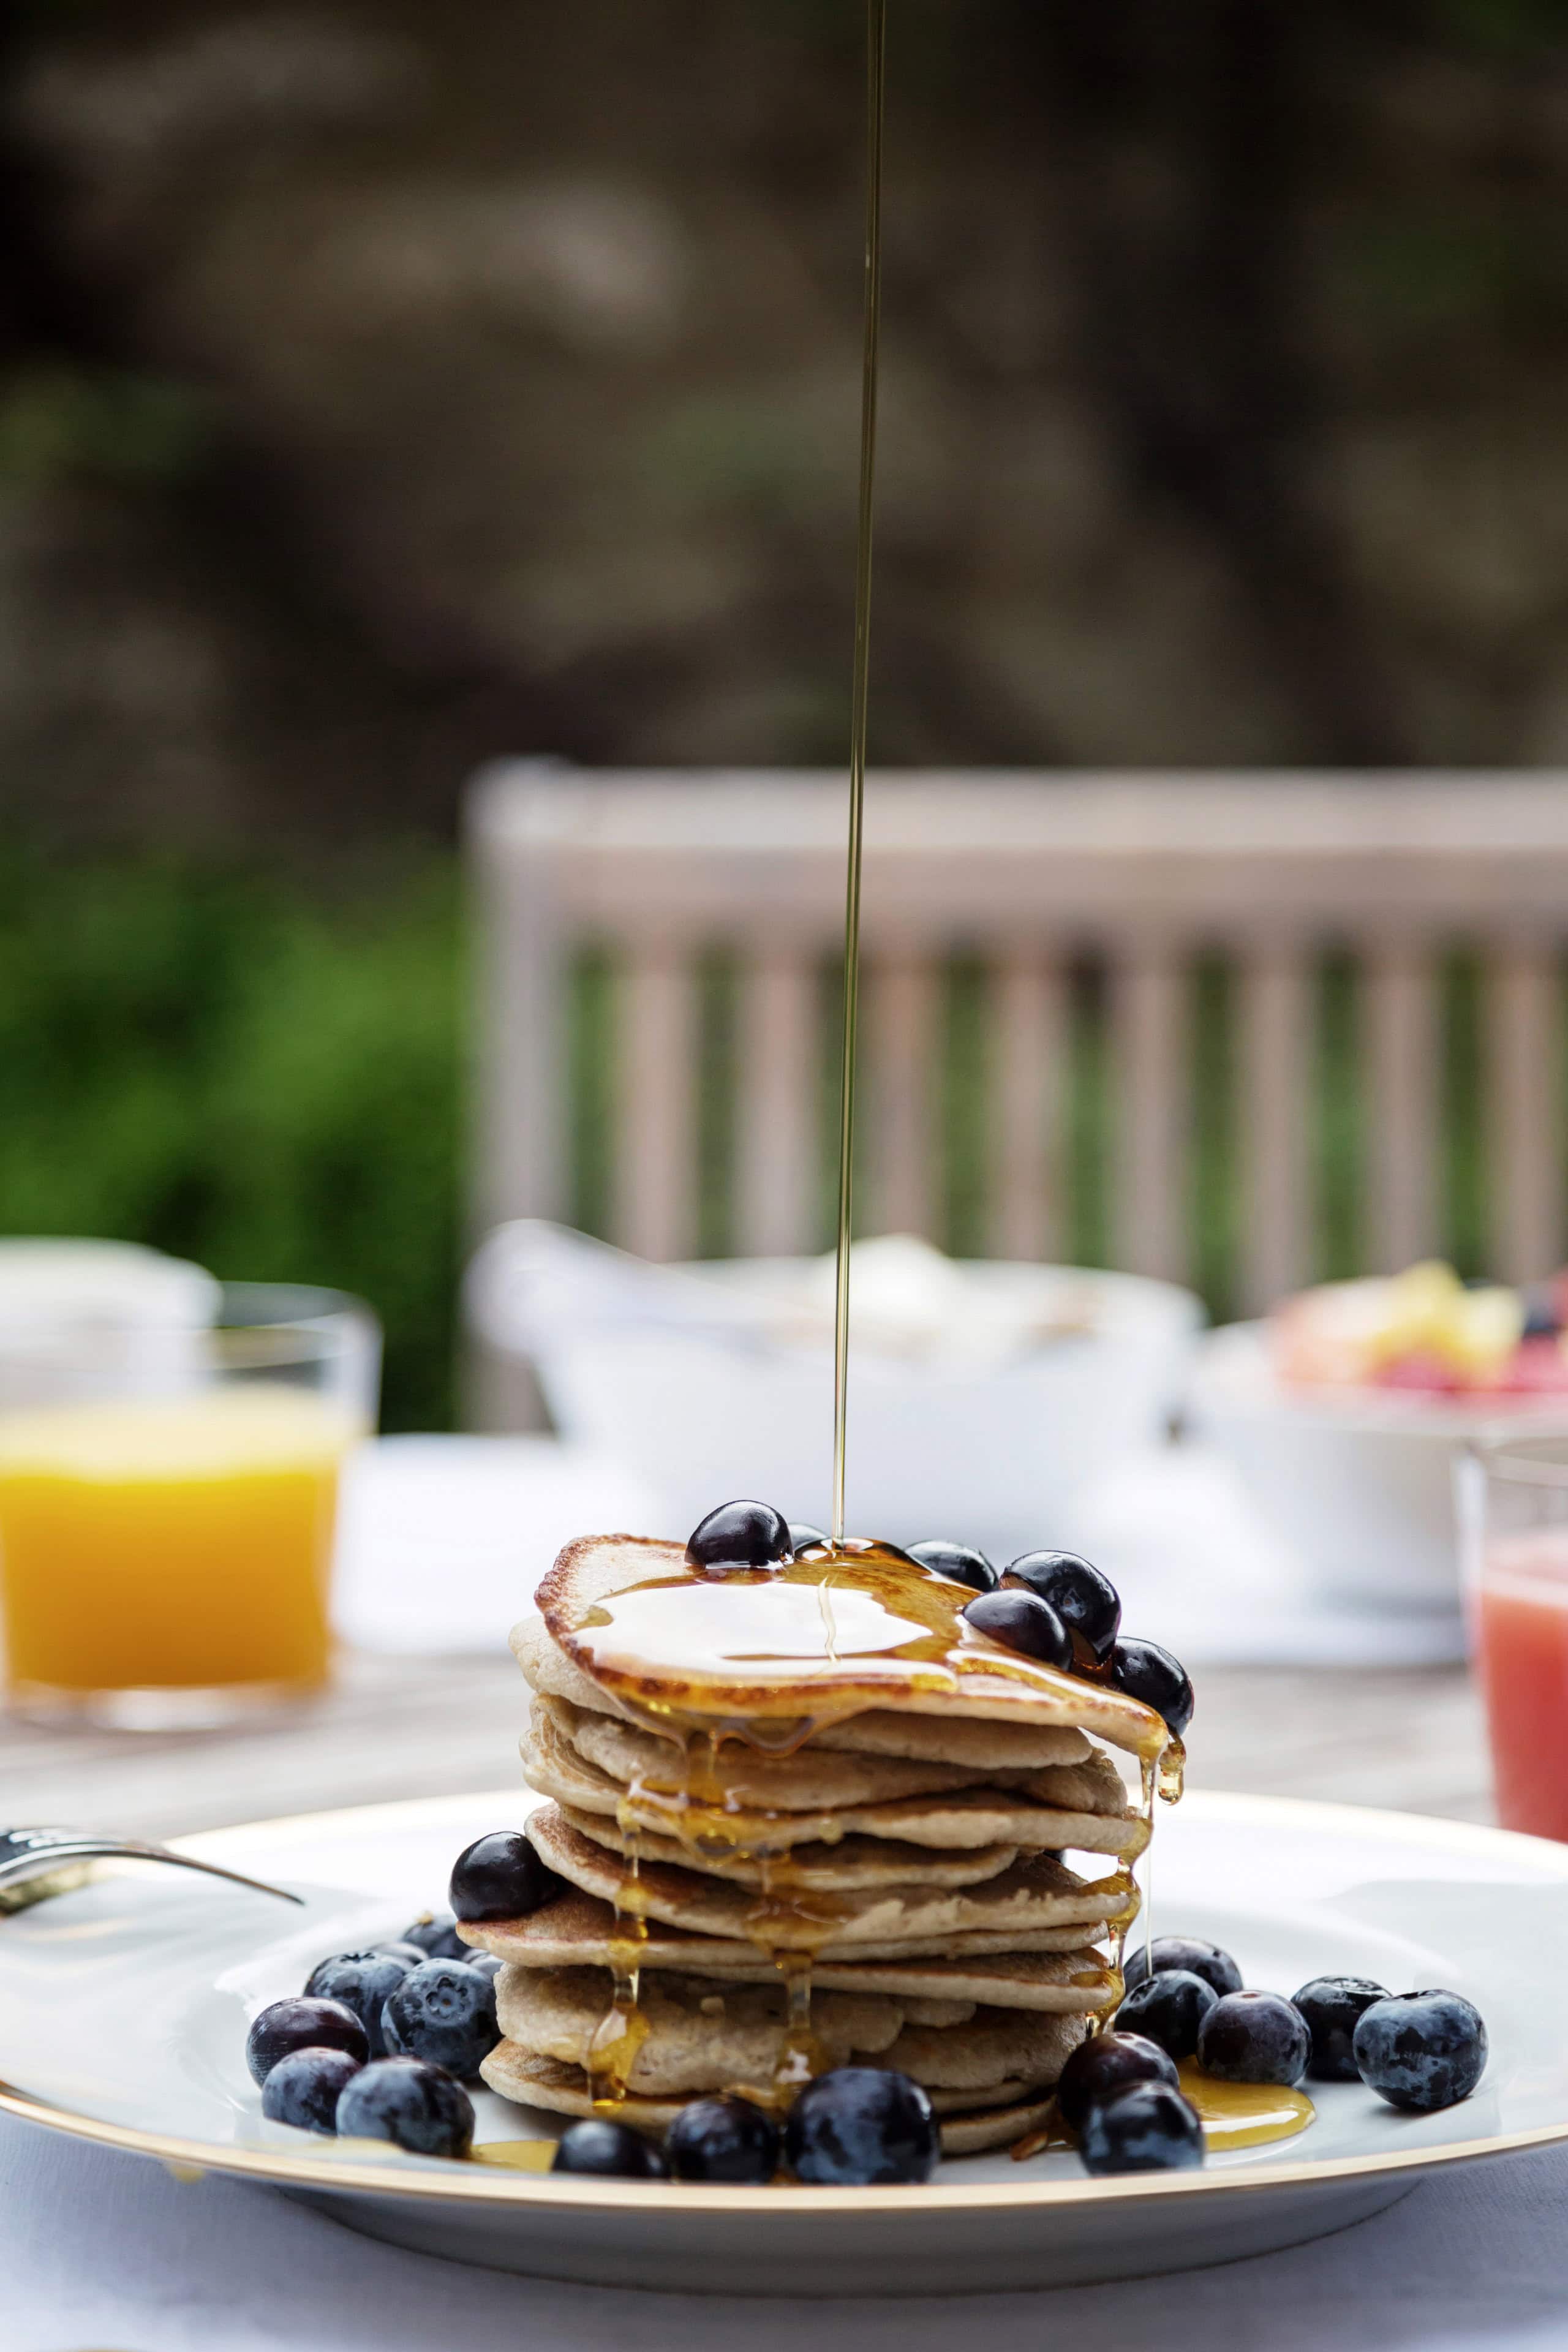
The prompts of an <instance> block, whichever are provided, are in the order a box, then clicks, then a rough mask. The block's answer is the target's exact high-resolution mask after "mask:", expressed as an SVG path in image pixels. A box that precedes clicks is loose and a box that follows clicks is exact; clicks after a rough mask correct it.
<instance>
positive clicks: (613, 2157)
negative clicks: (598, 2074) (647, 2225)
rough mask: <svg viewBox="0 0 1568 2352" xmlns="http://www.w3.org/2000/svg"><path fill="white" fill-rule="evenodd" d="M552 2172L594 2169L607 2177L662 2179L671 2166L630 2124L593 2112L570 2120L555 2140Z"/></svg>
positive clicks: (601, 2175) (590, 2170) (619, 2178)
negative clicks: (579, 2120)
mask: <svg viewBox="0 0 1568 2352" xmlns="http://www.w3.org/2000/svg"><path fill="white" fill-rule="evenodd" d="M550 2169H551V2171H552V2172H591V2173H596V2174H597V2175H598V2176H599V2177H600V2179H606V2180H663V2179H667V2178H668V2166H667V2165H666V2163H665V2160H664V2158H663V2157H662V2156H660V2154H659V2152H658V2148H657V2147H652V2146H650V2144H649V2143H648V2141H647V2140H646V2139H644V2138H643V2137H642V2134H641V2133H640V2132H635V2131H633V2129H632V2127H631V2126H630V2124H613V2123H611V2122H610V2121H609V2119H608V2118H607V2117H606V2116H589V2117H588V2119H587V2120H586V2121H585V2122H584V2123H580V2124H571V2125H569V2126H567V2128H566V2130H565V2131H563V2133H562V2135H561V2137H560V2138H559V2139H558V2140H557V2141H556V2143H555V2156H554V2159H553V2161H552V2164H551V2167H550Z"/></svg>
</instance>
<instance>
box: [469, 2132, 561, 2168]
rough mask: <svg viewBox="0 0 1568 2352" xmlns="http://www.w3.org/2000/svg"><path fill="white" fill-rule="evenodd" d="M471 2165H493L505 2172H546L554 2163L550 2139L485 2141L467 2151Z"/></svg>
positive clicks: (553, 2149) (553, 2146)
mask: <svg viewBox="0 0 1568 2352" xmlns="http://www.w3.org/2000/svg"><path fill="white" fill-rule="evenodd" d="M468 2160H469V2162H470V2163H473V2164H493V2165H496V2166H498V2167H499V2168H500V2169H501V2170H503V2171H506V2172H548V2171H549V2169H550V2168H551V2166H552V2164H553V2163H554V2161H555V2142H554V2141H553V2140H552V2139H487V2140H484V2141H482V2142H481V2143H480V2145H479V2147H471V2148H470V2149H469V2150H468Z"/></svg>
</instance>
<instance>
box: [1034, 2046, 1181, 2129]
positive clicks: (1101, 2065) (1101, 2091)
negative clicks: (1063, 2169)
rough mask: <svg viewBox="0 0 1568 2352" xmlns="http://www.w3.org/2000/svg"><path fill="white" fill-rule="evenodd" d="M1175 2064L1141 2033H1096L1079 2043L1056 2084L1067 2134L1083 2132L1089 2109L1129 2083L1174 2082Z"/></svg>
mask: <svg viewBox="0 0 1568 2352" xmlns="http://www.w3.org/2000/svg"><path fill="white" fill-rule="evenodd" d="M1175 2080H1176V2062H1175V2060H1174V2059H1173V2058H1172V2057H1170V2056H1169V2055H1168V2054H1167V2053H1166V2052H1164V2051H1163V2050H1162V2049H1161V2047H1160V2045H1159V2043H1158V2042H1149V2041H1146V2040H1145V2038H1144V2036H1143V2035H1142V2033H1114V2032H1112V2033H1097V2034H1095V2035H1094V2036H1093V2038H1092V2040H1090V2041H1089V2042H1079V2045H1078V2048H1077V2049H1076V2050H1075V2051H1074V2052H1073V2053H1072V2056H1071V2057H1070V2058H1069V2059H1068V2062H1067V2064H1066V2065H1065V2066H1064V2067H1063V2068H1062V2071H1061V2077H1060V2080H1059V2081H1058V2084H1057V2113H1058V2115H1059V2116H1060V2117H1061V2119H1062V2121H1063V2123H1064V2124H1066V2126H1067V2127H1068V2131H1070V2132H1077V2131H1081V2130H1082V2129H1083V2119H1084V2116H1085V2115H1086V2114H1087V2112H1088V2110H1089V2107H1090V2106H1092V2105H1096V2104H1098V2102H1099V2101H1100V2100H1101V2099H1109V2098H1110V2097H1111V2095H1113V2094H1114V2093H1115V2092H1117V2091H1124V2090H1126V2089H1127V2088H1128V2086H1129V2084H1132V2083H1174V2082H1175Z"/></svg>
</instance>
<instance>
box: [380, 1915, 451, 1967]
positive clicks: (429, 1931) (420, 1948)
mask: <svg viewBox="0 0 1568 2352" xmlns="http://www.w3.org/2000/svg"><path fill="white" fill-rule="evenodd" d="M457 1925H458V1923H457V1921H456V1920H455V1919H454V1918H453V1916H452V1915H451V1913H450V1912H449V1911H435V1912H431V1911H426V1912H423V1913H421V1915H420V1916H419V1917H418V1918H417V1919H416V1921H415V1922H414V1925H413V1926H412V1927H405V1929H404V1930H403V1933H402V1935H401V1936H400V1937H398V1938H397V1940H398V1942H399V1943H400V1944H412V1945H413V1946H414V1948H415V1949H416V1951H417V1953H418V1955H419V1959H420V1960H466V1959H467V1958H468V1946H467V1944H465V1943H464V1942H463V1941H462V1939H461V1937H459V1936H458V1932H457ZM391 1949H392V1946H391V1945H390V1944H387V1945H385V1946H384V1950H386V1951H391ZM413 1965H414V1966H415V1967H416V1968H417V1967H418V1965H419V1960H416V1961H415V1962H414V1964H413Z"/></svg>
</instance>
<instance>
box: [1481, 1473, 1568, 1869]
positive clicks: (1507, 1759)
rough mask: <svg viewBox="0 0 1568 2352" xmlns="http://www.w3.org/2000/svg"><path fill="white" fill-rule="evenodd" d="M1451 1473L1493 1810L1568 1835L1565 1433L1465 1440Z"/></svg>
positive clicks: (1516, 1825) (1525, 1825) (1516, 1826)
mask: <svg viewBox="0 0 1568 2352" xmlns="http://www.w3.org/2000/svg"><path fill="white" fill-rule="evenodd" d="M1455 1480H1456V1486H1457V1499H1458V1520H1459V1541H1460V1554H1461V1559H1462V1561H1463V1566H1464V1576H1465V1591H1466V1601H1467V1606H1468V1614H1469V1621H1470V1633H1471V1643H1472V1649H1473V1653H1474V1657H1475V1664H1476V1672H1477V1675H1478V1678H1479V1682H1480V1686H1481V1694H1482V1697H1483V1699H1484V1701H1485V1704H1486V1712H1487V1728H1488V1733H1489V1738H1490V1741H1491V1752H1492V1771H1493V1777H1494V1781H1495V1785H1496V1791H1497V1810H1498V1819H1499V1820H1500V1822H1502V1824H1503V1827H1504V1828H1505V1829H1510V1830H1527V1831H1529V1832H1531V1833H1532V1834H1533V1835H1534V1836H1536V1837H1549V1838H1558V1839H1561V1840H1563V1842H1565V1843H1568V1434H1558V1435H1555V1436H1541V1437H1518V1438H1503V1439H1499V1440H1497V1441H1495V1442H1493V1443H1490V1444H1473V1445H1471V1446H1470V1447H1468V1449H1466V1451H1465V1452H1464V1453H1462V1454H1460V1456H1459V1457H1458V1462H1457V1465H1456V1468H1455Z"/></svg>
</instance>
